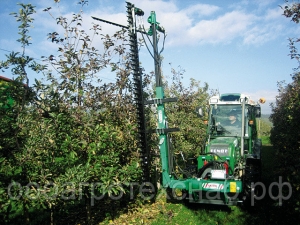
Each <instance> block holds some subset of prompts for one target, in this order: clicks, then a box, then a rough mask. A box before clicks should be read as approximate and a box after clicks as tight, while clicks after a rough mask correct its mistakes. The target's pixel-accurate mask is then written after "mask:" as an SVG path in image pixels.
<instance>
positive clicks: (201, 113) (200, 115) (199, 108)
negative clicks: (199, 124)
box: [196, 107, 204, 117]
mask: <svg viewBox="0 0 300 225" xmlns="http://www.w3.org/2000/svg"><path fill="white" fill-rule="evenodd" d="M196 114H197V115H198V116H199V117H203V115H204V113H203V109H202V107H197V108H196Z"/></svg>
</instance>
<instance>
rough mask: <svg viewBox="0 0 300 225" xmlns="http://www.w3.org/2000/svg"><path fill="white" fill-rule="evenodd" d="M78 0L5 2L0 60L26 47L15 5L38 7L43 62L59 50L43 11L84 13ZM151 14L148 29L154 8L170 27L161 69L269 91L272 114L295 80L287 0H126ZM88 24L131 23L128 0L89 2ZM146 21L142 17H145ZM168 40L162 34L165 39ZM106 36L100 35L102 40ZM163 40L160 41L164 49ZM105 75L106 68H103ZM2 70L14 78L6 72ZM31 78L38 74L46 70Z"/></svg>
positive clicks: (33, 51)
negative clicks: (285, 86) (281, 90)
mask: <svg viewBox="0 0 300 225" xmlns="http://www.w3.org/2000/svg"><path fill="white" fill-rule="evenodd" d="M78 1H79V0H60V3H59V8H58V7H57V4H55V3H54V1H53V0H30V1H29V0H0V2H1V8H0V16H1V21H0V27H1V30H2V32H1V36H0V60H5V55H7V54H9V52H10V51H21V48H20V44H19V43H18V42H17V41H16V40H17V39H18V38H19V37H18V34H17V33H18V28H17V27H18V23H17V22H16V19H15V18H14V17H13V16H11V15H9V13H11V12H17V11H18V10H19V6H18V5H17V3H20V2H21V3H29V2H30V3H31V4H32V5H34V6H36V11H37V13H36V14H35V15H34V16H33V17H34V19H35V21H34V24H33V25H34V28H32V29H31V31H30V35H31V36H32V44H31V45H30V47H29V48H28V50H27V55H29V56H31V57H34V58H35V59H37V60H39V59H40V57H41V55H44V56H48V55H51V54H52V53H53V52H54V53H55V54H56V53H57V47H55V46H54V44H52V43H51V42H50V41H49V40H47V34H48V33H49V32H50V31H58V32H59V30H57V29H58V28H57V27H56V23H55V21H54V20H53V19H52V18H51V17H50V16H49V14H47V13H46V12H44V11H43V9H45V8H47V7H52V9H51V12H52V13H53V15H54V16H56V15H64V16H66V15H72V13H78V11H79V7H78V5H77V4H76V3H77V2H78ZM128 1H129V2H131V3H133V4H134V5H135V6H136V7H138V8H140V9H142V10H143V11H144V12H145V14H144V16H143V19H142V20H141V21H143V23H144V25H145V27H146V28H147V27H149V23H148V22H147V18H148V16H150V13H151V11H155V13H156V19H157V21H158V22H159V23H160V25H161V26H163V27H164V29H165V30H166V34H167V37H166V40H165V44H164V51H163V52H162V56H163V58H164V60H163V62H162V71H163V74H166V75H167V74H170V73H171V68H172V67H173V68H175V69H179V68H182V69H184V71H185V73H184V82H185V83H186V84H188V83H189V79H190V78H194V79H196V80H199V81H201V84H202V85H204V83H207V84H208V85H209V88H210V89H212V90H216V89H217V90H219V92H220V93H221V94H222V93H229V92H232V93H245V94H249V95H250V96H251V97H252V98H253V99H254V100H255V101H257V100H258V99H259V98H261V97H264V98H265V99H266V103H265V104H264V105H262V113H263V114H269V113H271V108H270V106H269V105H270V103H272V102H274V101H275V98H276V95H277V94H278V87H277V83H278V82H280V81H285V83H290V82H291V81H292V80H291V74H292V73H293V68H296V67H297V66H298V64H297V61H296V60H292V59H290V56H289V47H288V44H289V41H288V39H289V38H294V37H300V26H299V25H297V24H294V23H293V22H291V21H290V19H288V18H285V17H284V16H283V15H282V13H283V10H282V9H281V7H280V6H284V5H285V1H284V0H263V1H261V0H240V1H236V0H226V1H224V0H128ZM83 11H84V18H83V21H84V28H85V27H86V28H87V29H88V28H89V27H90V25H91V23H92V22H94V23H99V24H100V25H101V27H102V31H103V33H112V32H114V31H116V30H118V27H116V26H113V25H109V24H105V23H101V22H98V21H95V20H93V19H92V18H91V16H94V17H98V18H101V19H105V20H109V21H112V22H114V23H118V24H122V25H125V26H127V25H128V24H127V15H126V2H125V1H121V0H90V1H89V2H88V5H86V6H85V7H84V8H83ZM141 21H140V22H141ZM161 39H162V38H161ZM99 41H100V40H99ZM161 47H162V41H161V40H160V42H159V50H160V49H161ZM140 62H141V63H142V65H143V66H144V67H145V72H147V73H149V72H151V71H153V70H154V62H153V59H152V58H151V55H150V54H149V53H148V52H147V50H146V48H144V49H141V50H140ZM100 73H101V72H100ZM0 75H2V76H6V77H9V78H13V77H12V75H11V73H10V71H9V70H7V71H5V72H4V73H1V74H0ZM29 78H30V79H31V80H33V79H34V78H37V79H40V78H41V74H34V73H32V74H30V76H29ZM102 78H103V80H104V81H105V79H106V80H107V82H110V81H111V80H112V79H114V78H113V77H112V75H111V74H107V73H105V72H103V75H102Z"/></svg>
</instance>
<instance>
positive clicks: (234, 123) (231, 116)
mask: <svg viewBox="0 0 300 225" xmlns="http://www.w3.org/2000/svg"><path fill="white" fill-rule="evenodd" d="M241 121H242V108H241V105H213V106H212V107H211V126H212V131H213V132H214V133H215V134H217V135H224V136H241V131H242V129H241V127H242V122H241Z"/></svg>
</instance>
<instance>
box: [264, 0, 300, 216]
mask: <svg viewBox="0 0 300 225" xmlns="http://www.w3.org/2000/svg"><path fill="white" fill-rule="evenodd" d="M287 3H288V2H287ZM299 7H300V3H293V4H292V5H289V4H287V5H286V6H285V7H284V15H285V16H286V17H288V18H292V21H294V22H296V23H298V22H299V16H300V15H299ZM298 41H299V40H298V39H296V40H295V39H290V56H291V58H292V59H296V60H297V61H298V62H299V54H298V51H297V48H296V44H297V42H298ZM292 79H293V81H292V83H290V84H287V85H285V84H284V83H282V82H281V83H279V84H278V87H279V95H278V96H277V98H276V104H275V105H273V108H272V111H273V112H272V114H271V121H272V122H273V125H274V127H273V128H272V130H271V137H270V139H271V143H272V144H273V146H274V148H275V150H276V161H277V162H278V165H277V173H278V175H279V176H282V177H283V179H285V180H286V181H288V182H289V183H290V184H291V186H292V188H293V198H292V199H290V200H289V202H288V203H287V208H286V209H287V210H286V212H285V213H287V214H289V215H290V214H292V213H295V212H296V213H299V205H300V192H299V188H300V176H299V165H300V160H299V159H300V143H299V140H300V132H299V126H298V123H299V121H300V117H299V110H300V73H299V68H297V69H296V70H295V73H294V74H293V75H292Z"/></svg>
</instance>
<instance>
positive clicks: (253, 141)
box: [160, 93, 264, 205]
mask: <svg viewBox="0 0 300 225" xmlns="http://www.w3.org/2000/svg"><path fill="white" fill-rule="evenodd" d="M260 102H261V103H263V102H264V99H261V100H260ZM196 112H197V114H198V115H199V117H201V118H208V120H206V119H205V120H204V123H205V124H207V132H206V134H207V137H206V142H205V146H203V148H202V151H201V153H200V155H199V156H198V157H197V158H196V159H195V160H194V162H195V161H196V163H194V164H191V165H190V166H189V171H190V173H189V174H190V176H189V177H185V178H181V179H177V178H175V177H174V175H173V174H174V168H173V163H172V160H170V159H171V158H173V152H172V150H170V148H169V146H167V147H166V148H164V147H163V146H160V152H161V162H162V167H163V168H162V171H163V172H162V174H163V178H162V179H163V186H164V187H166V188H167V189H168V190H169V192H168V193H169V196H170V197H172V198H175V199H179V200H181V199H187V200H188V201H189V202H192V203H206V204H218V205H237V204H239V203H244V204H245V203H247V204H248V203H250V202H251V201H250V200H251V198H252V199H253V198H254V196H255V195H256V194H257V192H258V190H256V188H255V185H254V184H255V183H256V182H259V181H260V178H261V140H260V139H258V137H257V127H256V118H258V117H260V116H261V107H260V105H259V104H258V103H256V102H254V101H253V100H251V99H250V97H249V96H247V95H244V94H237V93H230V94H223V95H220V96H213V97H211V98H210V99H209V107H208V108H207V109H203V108H197V109H196ZM170 190H171V191H170ZM176 190H177V191H176ZM178 190H181V191H180V195H178V194H177V193H178Z"/></svg>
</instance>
